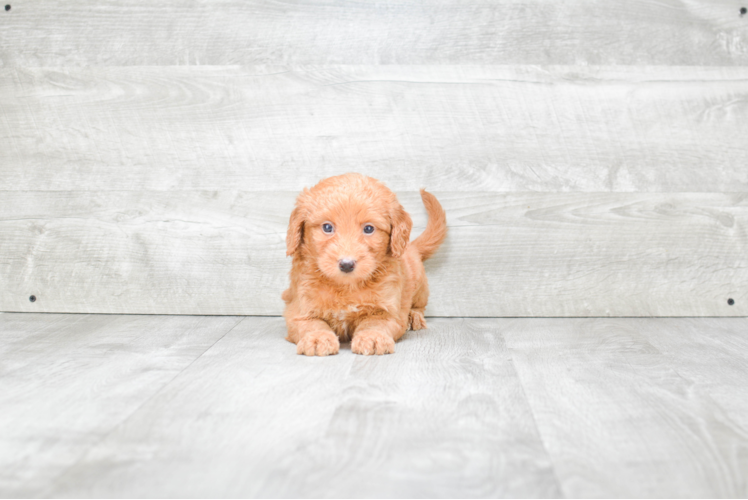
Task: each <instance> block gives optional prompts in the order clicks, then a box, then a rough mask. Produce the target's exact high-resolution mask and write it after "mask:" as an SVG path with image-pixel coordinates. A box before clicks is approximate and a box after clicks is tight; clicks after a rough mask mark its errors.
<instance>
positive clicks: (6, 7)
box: [5, 5, 748, 16]
mask: <svg viewBox="0 0 748 500" xmlns="http://www.w3.org/2000/svg"><path fill="white" fill-rule="evenodd" d="M8 7H10V5H6V6H5V10H8ZM746 12H748V9H746V8H745V7H740V15H741V16H744V15H745V14H746Z"/></svg>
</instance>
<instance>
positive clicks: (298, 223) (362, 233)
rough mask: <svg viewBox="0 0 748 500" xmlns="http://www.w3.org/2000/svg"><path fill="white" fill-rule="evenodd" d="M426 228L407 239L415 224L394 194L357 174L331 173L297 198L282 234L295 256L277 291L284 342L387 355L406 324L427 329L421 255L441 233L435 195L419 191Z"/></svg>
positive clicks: (318, 350)
mask: <svg viewBox="0 0 748 500" xmlns="http://www.w3.org/2000/svg"><path fill="white" fill-rule="evenodd" d="M421 198H422V199H423V203H424V205H425V206H426V211H427V212H428V214H429V220H428V224H427V225H426V229H425V231H424V232H423V234H421V235H420V236H419V237H418V238H416V239H415V240H414V241H410V230H411V228H412V227H413V222H412V221H411V219H410V216H409V215H408V214H407V212H405V210H403V207H402V206H401V205H400V203H399V202H398V201H397V197H396V196H395V194H394V193H393V192H392V191H390V190H389V189H387V187H385V186H384V184H382V183H381V182H379V181H377V180H375V179H372V178H371V177H365V176H363V175H360V174H345V175H339V176H337V177H330V178H328V179H325V180H323V181H321V182H320V183H319V184H317V185H316V186H314V187H313V188H311V189H304V191H303V192H302V193H301V194H300V195H299V197H298V198H297V199H296V206H295V208H294V209H293V212H291V220H290V222H289V225H288V234H287V236H286V245H287V255H289V256H293V264H292V267H291V272H290V278H291V286H290V287H289V288H288V289H287V290H286V291H285V292H283V296H282V297H283V300H284V301H285V303H286V309H285V312H284V314H283V316H284V317H285V319H286V326H287V327H288V337H286V340H288V341H290V342H293V343H295V344H296V352H297V353H298V354H305V355H307V356H314V355H317V356H327V355H330V354H337V352H338V350H339V348H340V341H341V340H343V341H347V340H351V350H352V351H353V352H354V353H356V354H367V355H368V354H391V353H393V352H395V341H396V340H398V339H399V338H400V337H402V336H403V334H404V333H405V331H406V330H407V329H408V328H411V329H413V330H420V329H423V328H426V320H425V319H424V317H423V311H424V308H425V307H426V302H427V301H428V297H429V288H428V282H427V281H426V274H425V270H424V267H423V261H424V260H426V259H428V258H429V257H431V256H432V255H433V254H434V252H436V250H437V249H438V248H439V245H441V243H442V241H444V238H445V237H446V235H447V219H446V216H445V214H444V210H443V209H442V207H441V205H440V204H439V202H438V201H437V199H436V198H435V197H434V196H433V195H432V194H429V193H427V192H426V191H424V190H421Z"/></svg>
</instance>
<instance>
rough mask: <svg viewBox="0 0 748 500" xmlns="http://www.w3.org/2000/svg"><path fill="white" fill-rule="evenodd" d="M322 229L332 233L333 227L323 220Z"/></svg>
mask: <svg viewBox="0 0 748 500" xmlns="http://www.w3.org/2000/svg"><path fill="white" fill-rule="evenodd" d="M322 230H323V231H324V232H326V233H327V234H332V232H333V231H334V230H335V228H333V227H332V224H330V223H329V222H325V223H324V224H322Z"/></svg>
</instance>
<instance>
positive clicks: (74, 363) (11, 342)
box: [0, 314, 241, 498]
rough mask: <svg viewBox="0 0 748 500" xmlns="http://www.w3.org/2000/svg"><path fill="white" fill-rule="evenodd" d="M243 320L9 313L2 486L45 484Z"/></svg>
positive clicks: (3, 356) (2, 386)
mask: <svg viewBox="0 0 748 500" xmlns="http://www.w3.org/2000/svg"><path fill="white" fill-rule="evenodd" d="M239 321H241V318H231V317H224V318H198V317H178V316H170V317H167V316H149V317H144V316H109V315H98V316H90V315H86V316H80V315H46V314H42V315H23V314H2V315H0V407H1V408H2V411H1V412H0V496H2V497H4V498H8V497H11V498H12V497H27V496H34V495H36V494H39V492H40V489H41V488H42V487H44V486H46V485H49V484H50V483H51V482H52V481H53V480H54V479H55V478H57V477H58V476H59V475H60V474H62V473H63V472H64V471H65V470H66V469H67V468H69V467H71V466H72V465H73V464H75V463H76V462H77V461H78V460H80V459H81V457H82V456H83V455H84V454H85V452H86V451H87V450H88V449H89V448H90V447H91V446H93V445H94V444H96V443H97V442H99V441H100V440H101V439H103V438H104V437H105V436H106V435H108V434H109V433H110V432H111V431H112V430H113V429H115V428H116V427H117V426H119V425H121V424H122V423H123V422H125V421H127V420H128V419H129V418H130V417H131V416H132V415H133V414H134V413H135V412H136V411H137V410H138V409H139V408H140V407H141V406H142V405H143V404H144V403H146V402H147V401H148V400H150V399H151V398H152V397H153V396H154V395H155V394H157V393H158V392H159V391H160V390H162V389H163V388H164V386H165V385H166V384H167V383H168V382H169V381H171V380H172V379H173V378H174V377H175V376H176V375H177V374H178V373H180V372H181V371H182V370H184V369H185V368H186V367H187V366H188V365H190V363H192V362H194V361H195V359H197V358H198V357H199V356H200V355H201V354H202V353H204V352H205V351H206V350H207V349H208V348H210V346H211V345H213V344H214V343H215V342H216V341H217V340H218V339H220V338H221V337H222V336H224V335H225V334H226V333H227V332H228V331H229V330H230V329H231V328H232V327H234V326H235V325H236V324H237V323H238V322H239Z"/></svg>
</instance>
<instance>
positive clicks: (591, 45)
mask: <svg viewBox="0 0 748 500" xmlns="http://www.w3.org/2000/svg"><path fill="white" fill-rule="evenodd" d="M740 6H741V4H740V3H739V2H737V3H736V2H734V1H730V0H688V1H685V2H681V1H677V0H662V1H652V0H637V1H630V2H624V3H621V2H617V1H615V0H602V1H601V0H573V1H567V2H563V4H556V3H551V4H549V3H548V2H544V1H542V0H529V1H522V2H519V1H516V0H498V1H493V2H486V1H473V0H471V1H460V0H440V1H437V2H434V1H428V0H390V1H387V2H353V1H343V0H333V1H327V2H316V1H312V0H300V1H294V0H290V1H269V0H267V1H262V0H255V1H250V2H245V1H242V0H223V1H220V2H214V1H211V2H208V1H194V2H189V3H185V2H179V1H177V0H170V1H163V2H158V3H154V2H144V1H142V0H124V1H115V0H108V1H94V0H71V1H62V0H44V1H34V2H23V1H21V2H16V3H14V4H13V9H12V10H11V11H9V12H0V14H1V16H0V28H2V29H0V47H1V48H0V66H5V67H20V66H26V67H28V66H68V67H69V66H89V65H131V66H138V65H140V66H149V65H158V66H173V65H205V64H208V65H211V64H212V65H225V64H232V65H233V64H258V63H260V64H466V63H468V64H514V63H522V64H577V65H590V64H627V65H634V64H666V65H723V66H724V65H745V64H746V63H748V27H747V26H746V23H745V22H744V19H742V18H741V16H740Z"/></svg>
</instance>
